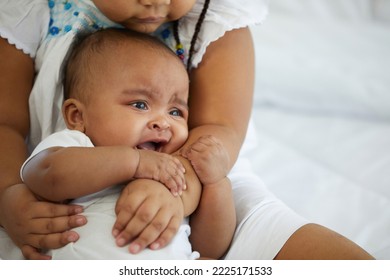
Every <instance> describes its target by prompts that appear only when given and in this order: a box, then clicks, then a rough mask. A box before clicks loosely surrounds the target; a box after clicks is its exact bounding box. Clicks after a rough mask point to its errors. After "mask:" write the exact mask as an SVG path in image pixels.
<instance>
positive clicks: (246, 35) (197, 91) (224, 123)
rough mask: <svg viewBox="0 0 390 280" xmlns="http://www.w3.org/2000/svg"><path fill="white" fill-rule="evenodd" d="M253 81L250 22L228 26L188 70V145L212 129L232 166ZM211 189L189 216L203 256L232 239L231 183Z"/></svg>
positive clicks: (246, 117)
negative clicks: (193, 66)
mask: <svg viewBox="0 0 390 280" xmlns="http://www.w3.org/2000/svg"><path fill="white" fill-rule="evenodd" d="M253 85H254V49H253V43H252V38H251V34H250V31H249V29H248V28H243V29H238V30H233V31H230V32H227V33H226V34H225V35H224V36H223V37H222V38H220V39H218V40H217V41H216V42H213V43H212V44H210V46H209V47H208V48H207V51H206V54H205V55H204V57H203V59H202V62H201V64H200V65H199V66H198V68H196V69H194V70H193V71H192V73H191V88H190V103H189V105H190V120H189V125H190V129H191V130H190V137H189V140H188V142H187V143H186V145H189V144H191V143H193V142H194V141H196V140H197V139H198V138H199V137H200V136H202V135H213V136H214V137H216V138H218V139H219V140H220V141H221V142H222V144H223V146H224V147H225V148H226V150H227V152H228V154H229V157H230V162H229V163H228V164H229V168H231V167H232V166H233V165H234V163H235V161H236V159H237V157H238V153H239V151H240V148H241V145H242V143H243V141H244V138H245V134H246V130H247V126H248V122H249V118H250V114H251V109H252V100H253ZM215 190H218V188H215V189H210V190H209V191H207V192H205V191H204V192H202V198H201V203H200V204H199V207H198V208H197V210H196V212H195V213H194V214H193V215H192V216H191V226H192V234H191V236H190V239H191V243H192V245H193V247H194V250H198V251H199V252H200V254H201V256H205V257H212V258H219V257H221V256H222V255H223V253H224V252H225V251H226V250H227V248H228V246H229V244H230V242H231V238H232V236H233V233H234V226H235V210H234V205H233V199H232V194H231V189H226V187H225V188H221V189H220V190H221V192H224V193H220V192H219V191H215ZM227 198H228V199H227ZM226 199H227V200H226ZM226 236H227V237H228V238H225V237H226ZM224 238H225V240H224V241H223V242H220V240H222V239H224Z"/></svg>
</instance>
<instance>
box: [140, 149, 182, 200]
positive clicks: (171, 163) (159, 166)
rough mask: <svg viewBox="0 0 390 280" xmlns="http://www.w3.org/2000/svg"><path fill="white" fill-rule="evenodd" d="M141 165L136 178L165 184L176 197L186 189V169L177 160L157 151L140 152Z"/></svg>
mask: <svg viewBox="0 0 390 280" xmlns="http://www.w3.org/2000/svg"><path fill="white" fill-rule="evenodd" d="M138 151H139V163H138V167H137V170H136V172H135V174H134V178H137V179H153V180H156V181H159V182H161V183H162V184H164V185H165V186H166V187H167V188H168V189H169V190H170V191H171V193H172V194H173V195H174V196H178V195H181V194H182V192H183V190H185V189H186V185H185V177H184V173H185V169H184V166H183V164H182V163H181V162H180V160H178V159H177V158H175V157H173V156H171V155H168V154H164V153H159V152H155V151H149V150H138Z"/></svg>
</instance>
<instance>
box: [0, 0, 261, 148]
mask: <svg viewBox="0 0 390 280" xmlns="http://www.w3.org/2000/svg"><path fill="white" fill-rule="evenodd" d="M203 3H204V0H198V1H196V4H195V5H194V7H193V8H192V10H191V11H190V12H189V13H188V15H186V16H185V17H184V18H182V19H181V20H180V21H179V34H180V40H181V43H182V44H183V46H184V50H185V53H184V54H185V59H184V60H185V61H186V59H187V57H186V55H187V52H188V49H189V46H190V41H191V38H192V35H193V32H194V29H195V25H196V22H197V20H198V17H199V14H200V12H201V10H202V8H203ZM267 6H268V0H240V1H237V0H212V1H210V5H209V9H208V11H207V14H206V17H205V20H204V23H203V25H202V29H201V31H200V34H199V36H198V39H197V43H196V46H195V49H196V50H197V52H196V53H195V54H194V55H193V59H192V61H191V67H197V65H198V64H199V63H200V62H201V60H202V56H203V55H204V53H205V51H206V48H207V46H208V45H209V44H210V43H211V42H213V41H215V40H217V39H218V38H220V37H221V36H223V35H224V33H225V32H227V31H230V30H233V29H237V28H241V27H245V26H251V25H254V24H259V23H261V22H262V21H263V20H264V18H265V17H266V15H267V13H268V8H267ZM113 26H118V25H117V24H115V23H113V22H112V21H110V20H109V19H107V18H106V17H105V16H104V15H102V14H101V13H100V12H99V10H97V8H96V7H95V5H94V4H93V2H92V1H91V0H68V1H63V0H2V1H1V2H0V36H1V37H3V38H6V39H7V40H8V41H9V42H10V43H11V44H14V45H15V46H16V47H17V48H18V49H20V50H22V51H23V52H24V53H26V54H28V55H30V56H31V57H32V58H33V59H34V60H35V70H36V72H37V75H36V80H35V83H34V87H33V89H32V92H31V95H30V122H31V129H30V131H31V132H30V137H29V148H30V151H31V150H32V149H33V148H34V147H35V146H36V145H37V144H38V143H39V142H40V141H41V140H42V139H43V138H46V137H47V136H48V135H50V134H52V133H53V132H56V131H59V130H61V129H64V128H65V124H64V121H63V118H62V115H61V106H62V102H63V97H62V84H61V64H62V61H63V58H64V56H65V55H66V53H67V50H68V48H69V46H70V44H71V43H72V40H73V37H74V36H75V34H76V33H77V32H80V31H82V30H87V31H93V30H96V29H99V28H106V27H113ZM154 35H156V36H157V37H160V38H161V39H162V40H163V41H164V42H165V43H166V44H167V45H168V46H169V47H170V48H172V49H173V50H174V49H175V45H176V42H175V40H174V37H173V35H172V27H171V25H170V24H165V25H164V26H162V27H161V28H159V30H157V31H156V32H155V33H154Z"/></svg>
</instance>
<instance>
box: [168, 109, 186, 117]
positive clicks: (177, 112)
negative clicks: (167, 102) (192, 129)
mask: <svg viewBox="0 0 390 280" xmlns="http://www.w3.org/2000/svg"><path fill="white" fill-rule="evenodd" d="M169 114H170V115H172V116H175V117H183V116H184V114H183V112H182V111H181V110H179V109H177V108H174V109H172V110H171V111H170V112H169Z"/></svg>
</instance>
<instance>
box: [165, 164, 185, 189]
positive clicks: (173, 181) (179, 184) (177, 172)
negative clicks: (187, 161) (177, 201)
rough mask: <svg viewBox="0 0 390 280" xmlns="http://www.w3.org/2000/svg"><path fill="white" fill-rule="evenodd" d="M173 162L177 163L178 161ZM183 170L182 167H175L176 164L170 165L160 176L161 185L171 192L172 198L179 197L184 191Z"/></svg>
mask: <svg viewBox="0 0 390 280" xmlns="http://www.w3.org/2000/svg"><path fill="white" fill-rule="evenodd" d="M175 160H176V161H179V160H178V159H175ZM179 162H180V161H179ZM180 165H181V163H180ZM181 166H182V165H181ZM183 170H184V167H183V168H180V167H178V166H177V165H176V163H172V164H170V165H166V167H165V170H164V171H163V172H162V174H161V176H160V177H161V179H162V180H161V181H162V183H163V184H164V185H165V186H166V187H167V188H168V189H169V190H170V191H171V193H172V194H173V195H174V196H178V195H181V194H182V192H183V190H184V189H185V176H184V171H185V170H184V171H183Z"/></svg>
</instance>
